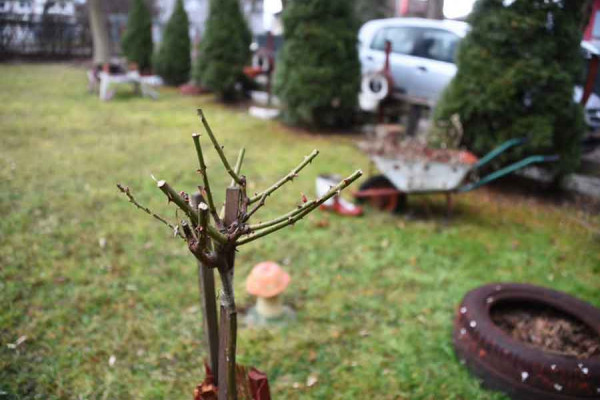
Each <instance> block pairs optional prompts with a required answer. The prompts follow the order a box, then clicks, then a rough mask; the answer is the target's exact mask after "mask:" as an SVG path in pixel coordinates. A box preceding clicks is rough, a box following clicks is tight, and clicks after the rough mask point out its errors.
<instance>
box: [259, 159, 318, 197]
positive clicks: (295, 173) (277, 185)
mask: <svg viewBox="0 0 600 400" xmlns="http://www.w3.org/2000/svg"><path fill="white" fill-rule="evenodd" d="M318 155H319V150H316V149H315V150H313V151H312V153H310V154H309V155H308V156H306V157H304V161H302V162H301V163H300V164H299V165H298V166H297V167H296V168H294V169H293V170H291V171H290V172H289V173H288V174H287V175H286V176H284V177H283V178H281V179H280V180H278V181H277V182H275V183H274V184H273V185H272V186H271V187H269V188H268V189H267V190H265V191H264V192H261V193H258V194H256V195H255V196H254V197H252V198H251V199H250V200H249V202H248V204H252V203H255V202H257V201H259V200H261V201H263V196H264V199H266V198H267V197H269V196H270V195H271V193H273V192H274V191H276V190H277V189H279V188H280V187H281V186H283V185H284V184H285V183H286V182H289V181H291V180H293V179H294V178H295V177H296V176H298V172H300V171H301V170H302V168H304V167H306V166H307V165H308V164H310V162H311V161H312V160H313V159H314V158H315V157H316V156H318Z"/></svg>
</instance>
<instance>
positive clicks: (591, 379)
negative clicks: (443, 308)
mask: <svg viewBox="0 0 600 400" xmlns="http://www.w3.org/2000/svg"><path fill="white" fill-rule="evenodd" d="M510 302H527V303H534V304H537V305H543V306H547V307H550V308H554V309H556V310H558V311H560V312H562V313H564V314H567V315H569V316H571V317H573V318H574V319H577V320H579V321H580V322H583V323H584V324H586V325H587V326H588V327H589V328H590V329H591V330H592V331H594V332H595V333H596V334H598V335H599V336H600V310H599V309H598V308H595V307H593V306H592V305H590V304H588V303H586V302H583V301H581V300H578V299H576V298H574V297H572V296H569V295H567V294H565V293H562V292H558V291H555V290H551V289H546V288H542V287H538V286H533V285H526V284H516V283H498V284H490V285H485V286H482V287H479V288H477V289H475V290H472V291H471V292H469V293H467V294H466V295H465V297H464V299H463V301H462V303H461V305H460V306H459V308H458V310H457V312H456V318H455V322H454V332H453V342H454V348H455V351H456V354H457V356H458V358H459V359H460V360H461V362H464V363H466V365H467V367H468V368H469V369H470V370H471V372H472V373H474V374H475V375H477V376H478V377H480V378H481V379H482V380H483V383H484V385H485V386H487V387H489V388H491V389H495V390H501V391H504V392H506V393H507V394H508V395H509V396H511V398H513V399H519V400H533V399H535V400H542V399H543V400H567V399H578V400H591V399H599V398H600V357H597V356H593V357H589V358H586V359H577V358H575V357H567V356H562V355H559V354H553V353H549V352H544V351H542V350H541V349H538V348H535V347H532V346H528V345H526V344H524V343H522V342H519V341H517V340H515V339H513V338H512V337H510V336H509V335H508V334H507V333H505V332H504V331H502V330H501V329H500V328H499V327H497V326H496V325H495V324H494V322H493V321H492V319H491V316H490V311H491V310H492V308H493V307H494V306H495V305H498V304H500V303H504V304H507V303H510Z"/></svg>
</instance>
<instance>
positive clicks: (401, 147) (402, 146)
mask: <svg viewBox="0 0 600 400" xmlns="http://www.w3.org/2000/svg"><path fill="white" fill-rule="evenodd" d="M359 148H360V149H361V150H363V151H365V152H366V153H367V154H370V155H378V156H385V157H389V158H397V159H401V160H404V161H425V162H427V161H435V162H439V163H445V164H457V163H460V164H473V163H474V162H476V161H477V158H476V157H475V156H473V155H471V154H470V153H468V152H467V151H462V150H458V149H434V148H430V147H428V146H427V144H426V143H424V142H423V141H421V140H419V139H416V138H406V139H403V140H400V141H399V140H397V139H396V138H395V137H394V136H393V135H387V136H386V137H384V138H383V139H376V140H373V139H372V140H368V141H363V142H361V143H359Z"/></svg>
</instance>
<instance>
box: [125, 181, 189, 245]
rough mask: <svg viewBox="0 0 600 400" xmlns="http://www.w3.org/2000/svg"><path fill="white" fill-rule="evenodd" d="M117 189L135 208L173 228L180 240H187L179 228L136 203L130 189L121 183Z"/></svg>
mask: <svg viewBox="0 0 600 400" xmlns="http://www.w3.org/2000/svg"><path fill="white" fill-rule="evenodd" d="M117 187H118V188H119V190H120V191H121V192H122V193H125V195H126V196H127V198H128V199H129V202H130V203H131V204H133V205H134V206H136V207H137V208H139V209H140V210H142V211H144V212H145V213H146V214H148V215H150V216H152V217H154V218H156V219H157V220H159V221H160V222H162V223H163V224H165V225H166V226H168V227H169V228H171V230H172V231H173V232H174V233H175V234H176V235H177V236H179V237H180V238H182V239H184V240H185V237H184V236H183V235H182V234H181V232H179V230H178V229H177V226H174V225H172V224H170V223H169V222H168V221H167V220H166V219H164V218H163V217H161V216H160V215H158V214H156V213H154V212H153V211H152V210H150V209H149V208H148V207H145V206H143V205H141V204H140V203H138V202H137V201H136V199H135V198H134V197H133V195H132V194H131V190H130V189H129V188H128V187H126V186H125V187H123V185H121V184H120V183H117Z"/></svg>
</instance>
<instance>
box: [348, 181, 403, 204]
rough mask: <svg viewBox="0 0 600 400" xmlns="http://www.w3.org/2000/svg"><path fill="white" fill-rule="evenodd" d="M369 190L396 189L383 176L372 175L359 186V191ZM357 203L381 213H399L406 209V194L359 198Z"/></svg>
mask: <svg viewBox="0 0 600 400" xmlns="http://www.w3.org/2000/svg"><path fill="white" fill-rule="evenodd" d="M369 189H396V187H395V186H394V185H393V184H392V182H390V180H389V179H388V178H386V177H385V176H383V175H374V176H372V177H370V178H367V179H366V180H365V181H364V182H363V183H362V185H360V191H363V190H369ZM357 201H358V202H359V203H368V204H369V205H371V206H372V207H374V208H377V209H379V210H382V211H388V212H392V213H399V212H401V211H402V210H403V209H404V207H406V194H404V193H395V194H384V195H381V196H369V197H362V198H361V197H359V198H358V199H357Z"/></svg>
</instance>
